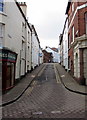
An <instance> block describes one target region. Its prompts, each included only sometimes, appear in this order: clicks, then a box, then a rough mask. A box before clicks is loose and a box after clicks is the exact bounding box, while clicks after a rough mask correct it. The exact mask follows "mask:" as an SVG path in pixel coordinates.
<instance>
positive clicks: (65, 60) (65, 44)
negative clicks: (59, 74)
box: [63, 18, 68, 70]
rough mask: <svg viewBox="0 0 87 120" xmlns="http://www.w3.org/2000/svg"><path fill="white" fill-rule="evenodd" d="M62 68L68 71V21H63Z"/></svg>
mask: <svg viewBox="0 0 87 120" xmlns="http://www.w3.org/2000/svg"><path fill="white" fill-rule="evenodd" d="M63 66H64V67H65V69H66V70H68V19H67V18H66V20H65V25H64V30H63Z"/></svg>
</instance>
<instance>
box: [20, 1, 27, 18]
mask: <svg viewBox="0 0 87 120" xmlns="http://www.w3.org/2000/svg"><path fill="white" fill-rule="evenodd" d="M19 5H20V7H21V9H22V11H23V13H24V15H25V17H27V5H26V2H19Z"/></svg>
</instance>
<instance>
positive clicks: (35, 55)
mask: <svg viewBox="0 0 87 120" xmlns="http://www.w3.org/2000/svg"><path fill="white" fill-rule="evenodd" d="M31 29H32V69H34V68H35V67H37V66H39V65H40V57H39V53H40V42H39V38H38V36H37V33H36V30H35V27H34V25H31Z"/></svg>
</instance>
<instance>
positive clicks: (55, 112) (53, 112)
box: [51, 110, 61, 114]
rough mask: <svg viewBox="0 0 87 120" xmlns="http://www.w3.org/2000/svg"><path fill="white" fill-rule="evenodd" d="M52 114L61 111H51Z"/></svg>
mask: <svg viewBox="0 0 87 120" xmlns="http://www.w3.org/2000/svg"><path fill="white" fill-rule="evenodd" d="M51 113H52V114H57V113H61V111H59V110H58V111H51Z"/></svg>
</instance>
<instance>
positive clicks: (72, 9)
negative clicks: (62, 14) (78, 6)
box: [72, 3, 74, 12]
mask: <svg viewBox="0 0 87 120" xmlns="http://www.w3.org/2000/svg"><path fill="white" fill-rule="evenodd" d="M73 11H74V3H72V12H73Z"/></svg>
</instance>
